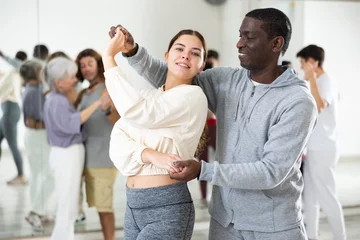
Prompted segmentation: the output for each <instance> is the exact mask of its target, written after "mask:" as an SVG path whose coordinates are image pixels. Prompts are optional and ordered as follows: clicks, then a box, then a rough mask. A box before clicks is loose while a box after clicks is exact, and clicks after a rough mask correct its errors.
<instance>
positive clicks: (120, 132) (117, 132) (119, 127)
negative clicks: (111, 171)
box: [109, 120, 146, 176]
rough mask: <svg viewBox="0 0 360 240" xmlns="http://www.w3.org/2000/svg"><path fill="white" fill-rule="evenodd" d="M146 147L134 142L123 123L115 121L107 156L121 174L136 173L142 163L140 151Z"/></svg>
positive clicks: (129, 174)
mask: <svg viewBox="0 0 360 240" xmlns="http://www.w3.org/2000/svg"><path fill="white" fill-rule="evenodd" d="M145 148H146V147H145V146H142V145H141V144H139V143H137V142H135V141H134V140H133V139H132V138H131V137H130V136H129V135H128V133H127V128H126V125H125V124H122V122H121V121H120V120H119V121H117V122H116V123H115V125H114V128H113V130H112V133H111V138H110V148H109V156H110V159H111V161H112V162H113V163H114V165H115V167H116V168H117V169H118V170H119V171H120V173H121V174H122V175H123V176H133V175H136V174H137V173H138V172H139V171H140V170H141V168H142V166H143V165H144V163H143V162H142V160H141V153H142V151H144V149H145Z"/></svg>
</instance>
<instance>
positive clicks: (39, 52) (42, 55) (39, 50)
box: [33, 44, 49, 61]
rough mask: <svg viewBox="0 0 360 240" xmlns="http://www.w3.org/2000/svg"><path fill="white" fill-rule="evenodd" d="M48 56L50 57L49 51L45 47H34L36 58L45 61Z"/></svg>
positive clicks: (40, 45)
mask: <svg viewBox="0 0 360 240" xmlns="http://www.w3.org/2000/svg"><path fill="white" fill-rule="evenodd" d="M48 55H49V49H48V48H47V47H46V46H45V45H43V44H39V45H36V46H35V47H34V53H33V57H34V58H39V59H42V60H44V61H45V60H46V58H47V57H48Z"/></svg>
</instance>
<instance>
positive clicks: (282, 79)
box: [247, 67, 308, 120]
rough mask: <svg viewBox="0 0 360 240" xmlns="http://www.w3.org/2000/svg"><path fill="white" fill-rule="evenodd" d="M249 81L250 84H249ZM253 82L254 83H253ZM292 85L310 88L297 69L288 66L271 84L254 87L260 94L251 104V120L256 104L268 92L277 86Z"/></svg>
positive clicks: (248, 117) (249, 114)
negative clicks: (300, 77)
mask: <svg viewBox="0 0 360 240" xmlns="http://www.w3.org/2000/svg"><path fill="white" fill-rule="evenodd" d="M247 75H248V78H249V82H251V79H250V71H248V72H247ZM249 82H248V84H249ZM251 84H252V83H251ZM290 86H301V87H304V88H306V89H307V88H308V87H307V85H306V82H305V81H304V80H300V79H299V78H298V77H297V75H296V73H295V70H294V69H293V68H292V67H288V68H286V70H285V71H284V72H283V73H282V74H281V75H280V76H278V77H277V78H276V79H275V80H274V81H273V82H272V83H271V84H263V85H259V86H257V87H256V90H255V87H253V92H254V91H257V92H258V94H256V96H254V98H255V99H254V102H252V103H250V104H249V111H248V112H247V119H248V120H250V117H251V114H252V112H253V110H254V108H255V106H256V105H257V104H258V103H259V102H260V100H261V99H262V98H263V97H264V96H265V95H266V94H268V93H269V92H270V91H271V90H272V89H275V88H283V87H290Z"/></svg>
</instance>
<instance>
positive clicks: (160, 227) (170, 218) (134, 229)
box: [124, 183, 195, 240]
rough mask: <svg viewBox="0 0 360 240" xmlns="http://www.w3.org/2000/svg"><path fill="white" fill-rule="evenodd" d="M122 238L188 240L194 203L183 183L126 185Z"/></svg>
mask: <svg viewBox="0 0 360 240" xmlns="http://www.w3.org/2000/svg"><path fill="white" fill-rule="evenodd" d="M126 196H127V206H126V212H125V227H124V235H125V240H135V239H136V240H149V239H151V240H155V239H156V240H169V239H171V240H180V239H181V240H188V239H191V236H192V233H193V229H194V219H195V211H194V204H193V201H192V199H191V195H190V192H189V189H188V187H187V184H186V183H176V184H171V185H167V186H161V187H155V188H141V189H136V188H128V187H127V188H126Z"/></svg>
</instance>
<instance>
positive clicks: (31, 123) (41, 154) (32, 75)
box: [20, 59, 54, 231]
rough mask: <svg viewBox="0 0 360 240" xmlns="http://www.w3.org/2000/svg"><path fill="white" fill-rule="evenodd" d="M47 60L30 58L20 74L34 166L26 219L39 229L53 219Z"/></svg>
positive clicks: (21, 68) (29, 150)
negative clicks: (45, 75) (45, 87)
mask: <svg viewBox="0 0 360 240" xmlns="http://www.w3.org/2000/svg"><path fill="white" fill-rule="evenodd" d="M44 66H45V65H44V64H43V62H41V61H40V60H37V59H32V60H28V61H26V62H25V63H24V64H23V65H21V67H20V75H21V77H22V78H23V80H24V82H25V90H24V92H23V94H22V97H23V105H22V107H23V114H24V123H25V126H26V130H25V147H26V152H27V156H28V161H29V166H30V170H31V179H30V196H31V209H30V212H29V213H28V215H27V216H26V217H25V219H26V220H27V221H28V222H29V223H30V224H31V225H32V228H33V229H34V230H37V231H42V230H43V229H44V226H43V224H45V223H50V222H52V221H53V219H52V218H51V217H49V216H47V213H46V211H47V210H48V209H49V208H48V203H50V202H49V200H50V199H53V198H52V195H53V193H54V178H53V175H52V172H51V170H50V166H49V152H50V146H49V144H48V141H47V135H46V131H45V124H44V117H43V116H44V103H45V94H43V85H42V82H43V78H42V77H41V76H42V75H41V73H42V71H43V68H44Z"/></svg>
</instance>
